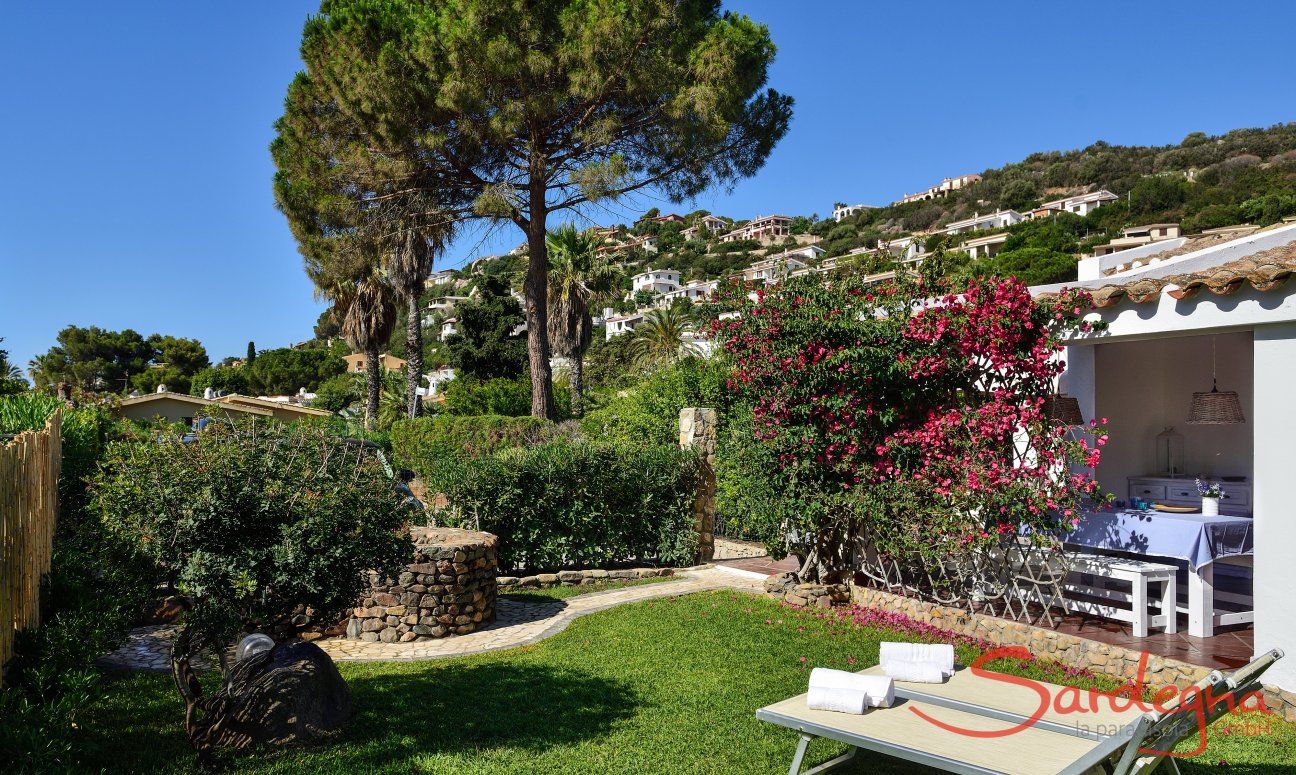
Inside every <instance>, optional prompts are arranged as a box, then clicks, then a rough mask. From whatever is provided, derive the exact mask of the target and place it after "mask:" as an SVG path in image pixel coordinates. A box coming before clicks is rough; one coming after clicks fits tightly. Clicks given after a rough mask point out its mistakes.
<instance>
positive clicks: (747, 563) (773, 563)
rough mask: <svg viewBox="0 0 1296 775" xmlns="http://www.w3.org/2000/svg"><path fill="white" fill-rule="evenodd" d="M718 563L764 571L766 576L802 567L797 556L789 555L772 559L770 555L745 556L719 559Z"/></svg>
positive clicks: (759, 571) (748, 569) (746, 569)
mask: <svg viewBox="0 0 1296 775" xmlns="http://www.w3.org/2000/svg"><path fill="white" fill-rule="evenodd" d="M716 565H723V566H725V567H728V568H737V569H739V570H745V571H752V572H754V573H764V574H765V575H766V576H773V575H774V574H776V573H785V572H787V571H790V570H796V569H797V568H798V567H800V566H799V565H798V564H797V561H796V558H795V557H792V556H788V557H784V558H783V559H781V560H772V559H770V557H769V555H765V556H763V557H743V558H740V559H735V560H718V561H716Z"/></svg>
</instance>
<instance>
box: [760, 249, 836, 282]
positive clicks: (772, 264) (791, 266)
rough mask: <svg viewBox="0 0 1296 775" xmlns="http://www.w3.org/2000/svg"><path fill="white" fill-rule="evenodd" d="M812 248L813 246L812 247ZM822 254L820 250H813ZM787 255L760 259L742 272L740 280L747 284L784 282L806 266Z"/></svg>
mask: <svg viewBox="0 0 1296 775" xmlns="http://www.w3.org/2000/svg"><path fill="white" fill-rule="evenodd" d="M812 247H813V246H812ZM815 249H816V250H818V251H819V253H820V254H822V253H823V252H824V251H823V249H822V248H815ZM790 253H791V251H789V252H788V253H779V254H778V255H777V256H770V257H769V258H764V259H761V260H760V261H757V262H756V263H754V264H752V265H751V266H749V267H747V268H746V269H744V270H743V271H742V279H743V280H744V281H745V282H749V283H753V282H754V283H761V282H763V283H765V284H766V285H769V284H770V283H777V282H782V281H783V280H786V279H787V278H788V276H789V275H790V274H792V272H795V271H796V270H798V269H802V268H804V267H805V266H807V264H806V262H805V261H804V260H802V259H801V258H799V257H797V256H795V255H790Z"/></svg>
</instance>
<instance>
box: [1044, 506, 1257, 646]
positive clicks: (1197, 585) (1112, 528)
mask: <svg viewBox="0 0 1296 775" xmlns="http://www.w3.org/2000/svg"><path fill="white" fill-rule="evenodd" d="M1065 541H1066V543H1067V544H1068V545H1069V546H1071V547H1074V548H1081V549H1091V550H1100V551H1107V552H1122V553H1127V554H1133V555H1137V556H1139V557H1146V558H1167V559H1173V560H1178V561H1182V562H1183V563H1186V565H1187V568H1188V578H1187V581H1188V585H1187V586H1188V604H1187V607H1186V610H1185V609H1184V608H1180V610H1181V611H1184V612H1186V613H1187V614H1188V634H1189V635H1192V636H1195V637H1198V638H1209V637H1211V636H1213V635H1214V634H1215V628H1216V627H1219V626H1224V625H1230V624H1243V623H1249V622H1253V621H1254V612H1253V611H1252V610H1241V611H1232V610H1230V611H1217V610H1216V607H1217V606H1216V603H1217V597H1218V598H1219V599H1220V600H1225V599H1227V600H1228V601H1229V602H1230V603H1242V604H1245V603H1246V601H1247V600H1248V598H1249V596H1248V595H1238V594H1235V593H1233V592H1227V593H1225V592H1221V593H1218V595H1217V590H1216V584H1215V569H1216V565H1221V564H1228V565H1239V566H1245V567H1249V566H1250V565H1251V558H1252V554H1253V551H1254V542H1255V531H1254V530H1253V525H1252V519H1251V517H1242V516H1224V515H1221V516H1207V515H1205V514H1202V513H1201V512H1195V513H1172V512H1162V511H1157V510H1154V509H1116V510H1087V511H1085V512H1083V513H1082V514H1081V515H1080V522H1079V524H1078V525H1077V526H1076V529H1075V530H1074V531H1073V532H1072V533H1070V534H1069V535H1067V536H1066V538H1065Z"/></svg>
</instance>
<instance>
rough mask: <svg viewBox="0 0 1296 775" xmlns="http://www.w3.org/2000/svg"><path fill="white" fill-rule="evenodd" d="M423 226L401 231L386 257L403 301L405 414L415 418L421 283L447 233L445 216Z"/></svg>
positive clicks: (419, 374)
mask: <svg viewBox="0 0 1296 775" xmlns="http://www.w3.org/2000/svg"><path fill="white" fill-rule="evenodd" d="M433 218H434V221H433V223H434V225H433V226H431V227H426V228H417V227H414V226H411V227H408V228H406V229H404V230H403V232H402V233H401V235H400V237H399V239H398V240H397V241H396V246H395V249H394V250H392V251H391V254H390V255H389V257H388V260H387V276H388V277H389V278H390V279H391V283H392V285H393V286H394V288H395V290H396V292H397V293H398V294H399V295H400V297H401V299H402V300H404V302H405V305H406V306H405V359H406V362H407V364H408V369H407V384H406V388H405V401H406V415H407V416H409V417H417V416H418V411H419V403H418V389H419V386H420V385H421V384H422V382H423V316H422V310H421V309H419V300H420V298H421V297H422V295H423V284H424V282H426V280H427V278H428V275H429V274H430V273H431V271H432V260H433V257H434V255H435V254H436V252H437V251H438V250H439V249H441V248H442V247H443V246H444V245H445V243H446V242H448V241H449V239H450V236H451V227H450V225H449V224H450V221H449V219H448V218H444V219H437V216H436V215H434V216H433Z"/></svg>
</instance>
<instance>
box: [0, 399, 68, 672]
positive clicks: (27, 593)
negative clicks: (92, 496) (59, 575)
mask: <svg viewBox="0 0 1296 775" xmlns="http://www.w3.org/2000/svg"><path fill="white" fill-rule="evenodd" d="M62 424H63V412H62V410H61V409H60V410H56V411H55V412H54V414H53V415H51V416H50V418H49V419H48V420H47V421H46V422H45V427H44V428H43V429H41V430H39V431H28V432H26V433H22V434H19V435H18V436H15V437H14V438H13V439H12V440H11V441H9V442H8V443H4V442H3V441H2V440H0V671H2V669H3V666H4V665H7V664H8V662H9V659H10V658H11V657H12V656H13V650H14V637H15V636H16V635H17V633H18V632H19V631H20V630H26V629H30V628H33V627H38V626H40V597H41V594H40V593H41V582H42V580H43V579H44V577H45V575H46V574H47V573H49V569H50V556H51V554H52V551H53V543H54V523H55V520H56V519H57V518H58V480H59V469H60V464H61V461H62V448H63V434H62ZM0 680H3V673H2V672H0Z"/></svg>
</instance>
